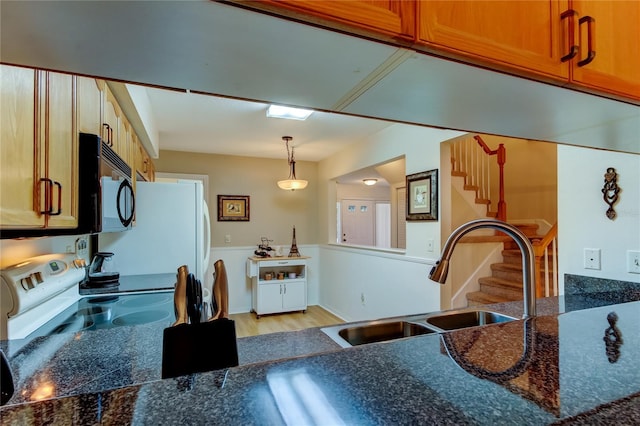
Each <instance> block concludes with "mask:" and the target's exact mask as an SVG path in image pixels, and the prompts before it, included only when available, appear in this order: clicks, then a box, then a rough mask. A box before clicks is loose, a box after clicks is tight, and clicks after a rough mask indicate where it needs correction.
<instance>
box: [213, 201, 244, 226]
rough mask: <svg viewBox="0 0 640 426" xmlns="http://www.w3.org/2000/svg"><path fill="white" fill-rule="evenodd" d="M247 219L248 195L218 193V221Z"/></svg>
mask: <svg viewBox="0 0 640 426" xmlns="http://www.w3.org/2000/svg"><path fill="white" fill-rule="evenodd" d="M226 221H245V222H248V221H249V196H248V195H218V222H226Z"/></svg>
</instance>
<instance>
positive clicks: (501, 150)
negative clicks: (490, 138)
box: [473, 135, 507, 221]
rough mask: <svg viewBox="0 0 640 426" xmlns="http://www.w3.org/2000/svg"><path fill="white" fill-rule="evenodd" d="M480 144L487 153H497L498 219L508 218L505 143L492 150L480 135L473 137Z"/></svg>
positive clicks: (504, 219)
mask: <svg viewBox="0 0 640 426" xmlns="http://www.w3.org/2000/svg"><path fill="white" fill-rule="evenodd" d="M473 138H474V139H475V140H476V141H477V142H478V145H480V147H481V148H482V151H483V152H484V153H485V154H486V155H487V156H491V155H495V156H496V158H497V162H498V169H499V182H498V197H499V198H498V216H497V219H498V220H503V221H506V220H507V203H506V201H505V200H504V164H505V163H506V162H507V150H506V148H505V147H504V145H503V144H499V145H498V149H495V150H493V151H492V150H491V148H489V147H488V146H487V144H486V143H485V142H484V141H483V140H482V138H481V137H480V135H476V136H474V137H473Z"/></svg>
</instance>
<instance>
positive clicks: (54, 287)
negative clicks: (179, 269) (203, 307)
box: [0, 254, 176, 347]
mask: <svg viewBox="0 0 640 426" xmlns="http://www.w3.org/2000/svg"><path fill="white" fill-rule="evenodd" d="M85 276H86V263H85V262H84V261H83V260H82V259H77V258H76V257H75V255H74V254H50V255H43V256H37V257H33V258H30V259H26V260H25V261H23V262H20V263H19V264H16V265H13V266H11V267H8V268H6V269H4V270H2V271H1V277H2V281H1V283H0V291H1V293H0V306H1V312H0V340H15V339H24V340H25V341H23V344H26V342H27V341H29V340H31V339H33V338H36V337H39V336H47V335H52V334H61V333H75V332H78V331H83V330H96V329H101V328H112V327H120V326H127V325H138V324H147V323H152V322H164V323H166V325H167V326H169V325H171V324H172V323H173V322H174V321H175V312H174V306H173V291H174V285H175V280H176V276H175V274H154V275H144V276H128V277H127V276H121V277H120V285H118V286H116V287H110V288H104V289H101V288H95V287H86V286H85V285H84V284H83V282H84V281H85ZM14 347H15V345H14Z"/></svg>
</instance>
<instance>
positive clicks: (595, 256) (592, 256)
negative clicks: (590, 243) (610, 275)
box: [584, 248, 600, 269]
mask: <svg viewBox="0 0 640 426" xmlns="http://www.w3.org/2000/svg"><path fill="white" fill-rule="evenodd" d="M584 269H600V249H594V248H586V249H584Z"/></svg>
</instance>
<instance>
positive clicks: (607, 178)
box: [602, 167, 620, 220]
mask: <svg viewBox="0 0 640 426" xmlns="http://www.w3.org/2000/svg"><path fill="white" fill-rule="evenodd" d="M617 181H618V174H617V173H616V169H614V168H613V167H609V168H607V172H606V173H605V174H604V186H603V187H602V198H604V202H605V203H607V205H608V206H609V208H608V209H607V212H606V213H605V214H606V215H607V217H608V218H609V219H610V220H613V219H615V218H616V211H615V210H614V209H613V205H614V204H615V203H616V202H617V201H618V193H619V192H620V187H618V182H617Z"/></svg>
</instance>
